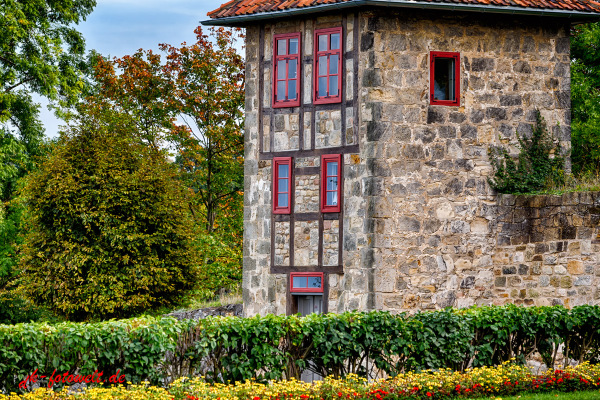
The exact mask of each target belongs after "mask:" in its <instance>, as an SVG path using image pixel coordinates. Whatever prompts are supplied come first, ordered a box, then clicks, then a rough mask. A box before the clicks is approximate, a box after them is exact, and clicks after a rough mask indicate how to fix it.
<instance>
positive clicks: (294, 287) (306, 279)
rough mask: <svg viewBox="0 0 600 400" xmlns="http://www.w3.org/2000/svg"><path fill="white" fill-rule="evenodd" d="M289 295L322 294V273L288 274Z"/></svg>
mask: <svg viewBox="0 0 600 400" xmlns="http://www.w3.org/2000/svg"><path fill="white" fill-rule="evenodd" d="M290 293H323V273H322V272H292V273H290Z"/></svg>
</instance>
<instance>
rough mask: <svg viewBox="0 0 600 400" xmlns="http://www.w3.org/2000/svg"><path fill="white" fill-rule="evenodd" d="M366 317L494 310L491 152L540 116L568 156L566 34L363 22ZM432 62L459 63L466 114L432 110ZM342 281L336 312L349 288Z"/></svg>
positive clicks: (449, 17) (373, 16) (392, 18)
mask: <svg viewBox="0 0 600 400" xmlns="http://www.w3.org/2000/svg"><path fill="white" fill-rule="evenodd" d="M360 32H361V36H360V52H361V53H360V54H361V55H360V57H361V58H360V59H361V61H360V71H359V80H360V94H361V120H360V127H359V129H360V135H359V138H360V140H361V154H360V156H361V162H363V163H364V164H365V165H366V168H367V174H368V177H367V178H366V179H365V181H364V187H363V193H362V194H363V197H364V198H365V199H366V201H367V208H366V210H367V216H366V218H365V220H364V225H363V230H364V231H365V232H368V242H367V243H368V244H367V246H366V247H367V248H368V250H367V252H366V254H365V256H364V257H363V259H362V260H361V265H360V268H361V270H362V271H363V275H365V276H367V277H368V279H369V282H370V283H369V285H370V286H369V291H370V293H371V297H370V299H369V300H368V301H367V303H366V306H367V307H366V308H368V309H370V308H375V309H384V310H391V311H402V310H411V309H434V308H442V307H447V306H455V307H465V306H470V305H473V304H492V303H493V302H494V301H495V299H496V295H497V293H496V289H495V286H494V285H495V282H496V275H495V273H496V271H497V267H496V266H495V265H494V256H495V254H496V244H497V239H496V236H497V229H498V224H499V221H498V219H497V203H496V196H495V194H494V193H493V192H492V190H491V189H490V187H489V185H488V183H487V179H488V177H489V176H490V174H491V173H492V169H491V166H490V162H489V159H488V149H489V148H490V147H491V146H497V145H508V144H510V143H513V144H514V143H515V141H516V132H517V131H518V132H519V133H520V134H523V135H527V134H528V133H529V132H531V130H532V126H533V125H532V124H533V122H534V121H535V110H536V109H539V111H540V112H541V114H542V116H543V117H544V118H545V119H546V122H547V125H548V127H549V128H550V129H551V130H552V132H553V133H554V135H555V137H556V138H557V139H558V140H560V141H561V144H562V146H563V148H564V149H565V150H568V149H569V148H570V126H569V124H570V119H569V116H570V102H569V93H570V92H569V91H570V75H569V61H570V60H569V36H568V35H569V31H568V25H566V24H565V23H564V22H561V21H557V20H552V19H547V18H544V19H541V18H534V17H527V18H526V19H525V18H518V17H509V16H491V15H484V14H460V13H441V12H440V13H434V12H423V11H414V10H399V11H396V12H392V11H390V10H389V9H386V10H384V11H381V12H379V11H377V10H374V11H370V12H365V13H362V14H361V18H360ZM431 51H444V52H459V53H460V64H461V65H460V68H461V73H460V76H461V95H460V106H458V107H450V106H432V105H430V104H429V98H428V97H429V80H430V76H429V57H430V52H431ZM347 279H348V276H347V274H346V275H344V276H343V277H342V278H341V281H340V283H339V286H338V287H337V288H335V289H337V290H340V292H339V293H336V294H335V296H332V297H339V299H340V300H338V310H339V311H342V310H346V309H351V308H353V306H354V305H353V304H349V303H348V302H345V301H344V300H345V298H347V297H351V296H352V291H353V290H354V289H353V284H346V282H345V281H346V280H347Z"/></svg>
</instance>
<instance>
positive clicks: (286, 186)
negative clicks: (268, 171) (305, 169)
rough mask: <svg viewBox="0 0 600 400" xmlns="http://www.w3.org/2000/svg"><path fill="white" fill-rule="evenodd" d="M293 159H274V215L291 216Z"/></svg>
mask: <svg viewBox="0 0 600 400" xmlns="http://www.w3.org/2000/svg"><path fill="white" fill-rule="evenodd" d="M292 166H293V162H292V157H275V158H274V159H273V213H274V214H289V213H290V211H291V209H292V205H291V204H292V178H293V177H292Z"/></svg>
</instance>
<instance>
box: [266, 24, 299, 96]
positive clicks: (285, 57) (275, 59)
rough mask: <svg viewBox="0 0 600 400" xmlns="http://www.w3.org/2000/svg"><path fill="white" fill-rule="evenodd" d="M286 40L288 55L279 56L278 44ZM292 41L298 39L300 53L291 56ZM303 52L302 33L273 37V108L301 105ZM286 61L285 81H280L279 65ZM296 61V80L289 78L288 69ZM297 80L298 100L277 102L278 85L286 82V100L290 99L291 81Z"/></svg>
mask: <svg viewBox="0 0 600 400" xmlns="http://www.w3.org/2000/svg"><path fill="white" fill-rule="evenodd" d="M283 39H286V54H282V55H278V54H277V53H278V52H279V51H278V47H277V43H278V41H279V40H283ZM290 39H298V53H297V54H289V51H290ZM301 52H302V38H301V35H300V33H299V32H298V33H288V34H282V35H274V36H273V96H272V98H273V99H272V100H273V108H282V107H298V106H299V105H300V85H301V84H302V82H301V77H302V63H301V62H300V53H301ZM282 60H283V61H286V63H285V65H286V68H285V79H278V70H277V64H278V61H282ZM292 60H296V65H297V71H296V78H295V79H290V78H289V69H288V68H287V66H288V64H289V62H290V61H292ZM291 80H296V99H295V100H277V83H278V82H285V94H286V98H289V93H288V90H289V81H291Z"/></svg>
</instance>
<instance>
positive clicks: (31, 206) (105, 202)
mask: <svg viewBox="0 0 600 400" xmlns="http://www.w3.org/2000/svg"><path fill="white" fill-rule="evenodd" d="M86 111H87V112H88V114H85V115H82V116H81V117H80V118H81V119H80V120H79V121H78V125H76V126H74V127H72V128H71V130H70V132H69V133H68V134H65V135H64V136H63V137H62V138H61V140H60V141H59V143H58V144H57V146H56V147H55V149H54V151H53V152H52V154H51V155H50V156H49V157H48V158H47V159H46V160H45V161H44V162H43V163H42V165H41V166H40V168H39V170H38V171H35V172H33V173H32V174H31V175H30V176H28V177H27V184H26V187H25V189H24V198H25V201H26V204H27V213H26V217H27V220H26V228H25V231H26V236H25V239H24V243H23V247H22V257H21V263H20V267H21V269H22V270H23V279H22V284H23V286H24V291H25V293H26V294H27V295H28V297H29V298H30V299H31V300H32V301H34V302H35V303H36V304H38V305H41V306H46V307H48V308H49V309H51V310H52V311H53V312H55V313H56V314H58V315H64V316H65V317H67V318H68V319H70V320H79V321H81V320H89V319H93V318H111V317H124V316H130V315H133V314H135V313H138V312H140V311H144V310H147V309H153V308H157V307H160V306H168V305H172V304H176V303H177V302H179V301H180V299H181V298H182V296H183V295H184V293H185V292H186V291H187V290H189V289H190V288H191V287H192V285H193V284H194V282H195V281H196V277H197V265H198V257H197V252H196V251H195V248H194V246H193V241H194V234H193V229H192V226H193V223H192V220H191V217H190V215H189V209H188V207H187V202H186V198H185V194H184V191H183V189H182V187H181V185H180V184H179V183H178V180H177V174H176V171H175V168H174V166H173V165H172V164H170V163H169V162H168V160H167V158H166V155H165V154H164V153H163V152H162V151H160V150H159V149H157V148H155V147H153V146H151V145H148V144H144V143H141V142H140V141H139V140H138V137H137V136H136V135H137V131H135V125H134V124H133V123H132V122H131V121H130V120H129V119H128V116H127V115H125V114H118V113H116V112H114V111H112V110H111V109H110V107H109V106H107V105H105V106H102V107H99V108H97V109H88V110H86Z"/></svg>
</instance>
